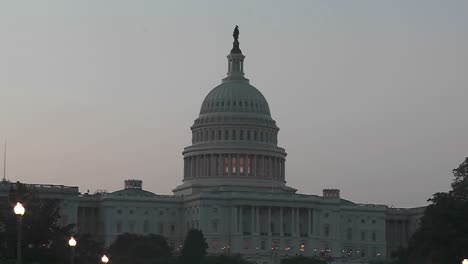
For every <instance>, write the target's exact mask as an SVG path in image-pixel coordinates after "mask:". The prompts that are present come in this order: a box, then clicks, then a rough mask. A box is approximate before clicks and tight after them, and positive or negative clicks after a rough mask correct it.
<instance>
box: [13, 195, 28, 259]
mask: <svg viewBox="0 0 468 264" xmlns="http://www.w3.org/2000/svg"><path fill="white" fill-rule="evenodd" d="M13 211H14V212H15V214H16V216H17V217H16V219H17V224H16V228H17V229H18V230H17V232H16V233H17V240H16V243H17V244H16V263H17V264H21V263H22V261H21V229H22V228H21V223H22V222H23V215H24V213H25V211H26V210H25V209H24V207H23V205H22V204H21V203H20V202H17V203H16V205H15V207H14V208H13Z"/></svg>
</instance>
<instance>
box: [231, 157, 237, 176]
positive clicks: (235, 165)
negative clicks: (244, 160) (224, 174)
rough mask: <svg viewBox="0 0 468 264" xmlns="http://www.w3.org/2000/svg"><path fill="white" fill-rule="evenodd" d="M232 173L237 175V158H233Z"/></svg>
mask: <svg viewBox="0 0 468 264" xmlns="http://www.w3.org/2000/svg"><path fill="white" fill-rule="evenodd" d="M232 173H237V158H236V157H232Z"/></svg>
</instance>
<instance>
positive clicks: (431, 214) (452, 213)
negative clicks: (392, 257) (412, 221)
mask: <svg viewBox="0 0 468 264" xmlns="http://www.w3.org/2000/svg"><path fill="white" fill-rule="evenodd" d="M453 175H454V180H453V182H452V190H450V191H449V192H447V193H442V192H439V193H436V194H434V195H433V197H432V198H431V199H429V201H430V202H432V203H431V204H430V205H429V206H428V207H427V208H426V210H425V212H424V216H423V217H422V219H421V226H420V228H419V229H418V230H417V231H416V232H415V234H414V235H413V236H412V238H411V240H410V242H409V245H408V248H407V249H402V250H400V251H399V252H398V253H397V259H396V261H395V263H398V264H407V263H411V264H413V263H415V264H416V263H418V264H424V263H461V260H462V259H463V258H467V257H468V247H467V245H468V158H466V159H465V161H464V162H462V163H461V164H460V166H459V167H458V168H456V169H454V170H453Z"/></svg>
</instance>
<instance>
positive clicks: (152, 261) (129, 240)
mask: <svg viewBox="0 0 468 264" xmlns="http://www.w3.org/2000/svg"><path fill="white" fill-rule="evenodd" d="M108 251H109V255H110V259H111V260H112V263H113V264H128V263H132V264H159V263H161V264H162V263H164V264H165V263H169V262H171V261H172V258H171V257H172V249H171V247H170V246H169V245H168V244H167V241H166V239H165V238H164V237H163V236H160V235H154V234H151V235H136V234H128V233H126V234H122V235H119V236H118V237H117V238H116V239H115V241H114V242H113V243H112V244H111V245H110V246H109V250H108Z"/></svg>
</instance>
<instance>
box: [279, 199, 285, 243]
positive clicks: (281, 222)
mask: <svg viewBox="0 0 468 264" xmlns="http://www.w3.org/2000/svg"><path fill="white" fill-rule="evenodd" d="M279 214H280V223H279V225H280V226H279V228H280V229H279V230H280V236H284V230H283V207H282V206H280V208H279Z"/></svg>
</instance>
